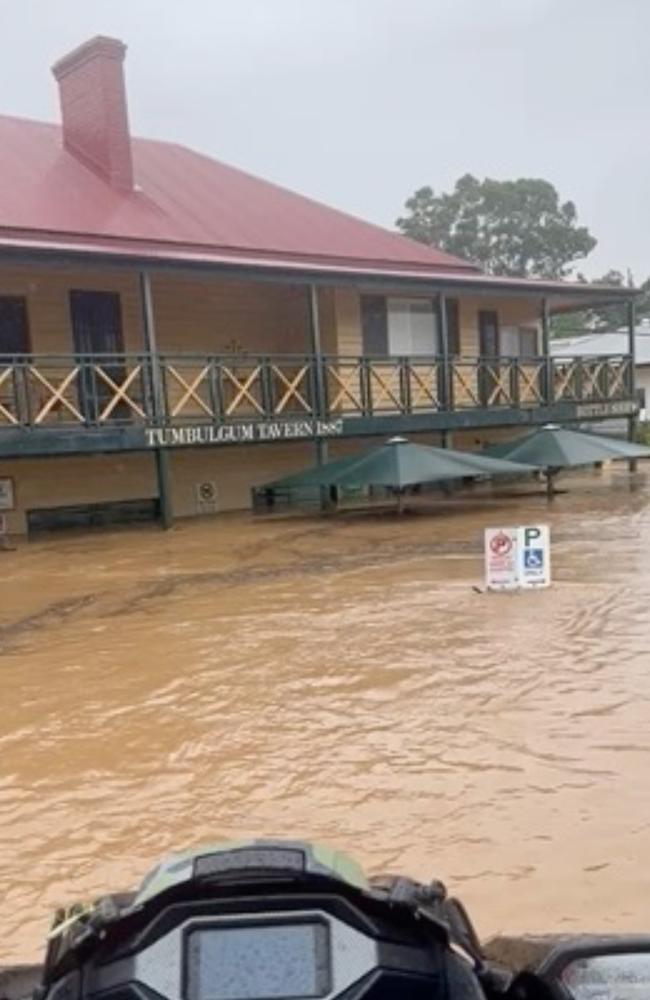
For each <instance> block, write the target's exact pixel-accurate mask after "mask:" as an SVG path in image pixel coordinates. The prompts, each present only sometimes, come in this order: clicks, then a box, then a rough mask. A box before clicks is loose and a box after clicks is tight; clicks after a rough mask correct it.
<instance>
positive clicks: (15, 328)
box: [0, 295, 30, 354]
mask: <svg viewBox="0 0 650 1000" xmlns="http://www.w3.org/2000/svg"><path fill="white" fill-rule="evenodd" d="M29 352H30V344H29V329H28V326H27V300H26V299H25V298H23V296H21V295H0V354H29Z"/></svg>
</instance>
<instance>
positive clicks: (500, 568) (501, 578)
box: [485, 528, 519, 590]
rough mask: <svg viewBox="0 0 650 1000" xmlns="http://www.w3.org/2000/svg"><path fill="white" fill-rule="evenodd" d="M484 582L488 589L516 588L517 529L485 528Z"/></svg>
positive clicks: (517, 583)
mask: <svg viewBox="0 0 650 1000" xmlns="http://www.w3.org/2000/svg"><path fill="white" fill-rule="evenodd" d="M485 582H486V585H487V588H488V590H516V589H517V587H518V586H519V582H518V569H517V529H516V528H486V531H485Z"/></svg>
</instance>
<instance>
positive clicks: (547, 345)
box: [542, 298, 553, 406]
mask: <svg viewBox="0 0 650 1000" xmlns="http://www.w3.org/2000/svg"><path fill="white" fill-rule="evenodd" d="M542 356H543V358H544V402H545V403H546V405H547V406H551V405H552V404H553V359H552V357H551V317H550V311H549V307H548V299H547V298H543V299H542Z"/></svg>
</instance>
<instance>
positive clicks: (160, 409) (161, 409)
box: [140, 271, 174, 531]
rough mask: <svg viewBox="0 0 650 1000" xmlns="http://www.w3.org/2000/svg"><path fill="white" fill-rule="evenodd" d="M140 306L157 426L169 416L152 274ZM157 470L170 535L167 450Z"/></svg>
mask: <svg viewBox="0 0 650 1000" xmlns="http://www.w3.org/2000/svg"><path fill="white" fill-rule="evenodd" d="M140 304H141V307H142V329H143V333H144V342H145V349H146V351H147V354H148V356H149V363H150V371H151V388H152V392H153V412H154V418H155V420H156V421H157V422H159V423H162V421H163V419H164V414H165V405H164V403H165V400H164V390H163V384H162V379H161V376H160V358H159V357H158V344H157V340H156V322H155V316H154V308H153V294H152V291H151V276H150V274H149V272H148V271H141V272H140ZM154 462H155V466H156V482H157V485H158V500H159V503H160V523H161V525H162V527H163V529H164V530H165V531H168V530H169V528H171V527H172V525H173V523H174V510H173V505H172V491H171V471H170V467H169V452H168V451H167V449H166V448H156V449H155V452H154Z"/></svg>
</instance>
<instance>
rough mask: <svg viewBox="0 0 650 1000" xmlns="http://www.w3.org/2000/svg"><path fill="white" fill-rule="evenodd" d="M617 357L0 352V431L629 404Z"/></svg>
mask: <svg viewBox="0 0 650 1000" xmlns="http://www.w3.org/2000/svg"><path fill="white" fill-rule="evenodd" d="M632 398H633V392H632V362H631V359H630V357H629V356H628V355H621V354H617V355H606V356H601V357H594V358H585V357H580V358H576V357H567V358H561V357H552V358H510V357H502V358H466V357H455V358H450V359H446V360H445V359H443V358H440V357H438V356H431V357H424V356H417V357H415V356H411V357H357V356H329V355H327V356H323V357H316V356H314V355H287V354H284V355H264V356H248V355H233V356H223V355H220V356H212V355H198V354H174V355H171V354H169V355H168V354H163V355H159V356H154V355H145V354H124V355H83V356H78V357H71V356H70V355H65V356H64V355H42V356H39V355H0V430H1V429H2V428H7V427H34V428H36V427H48V426H52V425H57V426H61V425H75V426H79V425H81V426H86V427H101V426H106V425H109V424H110V425H114V424H119V423H124V424H132V423H134V422H135V423H141V424H144V425H147V426H154V425H155V426H174V425H182V424H183V423H187V422H196V421H197V420H200V421H204V422H206V423H210V422H214V423H217V422H218V423H224V422H225V423H227V422H237V421H241V420H267V419H268V420H271V419H275V418H278V417H284V418H289V417H291V418H293V417H307V418H314V419H316V418H317V419H324V420H327V419H333V418H336V417H341V416H344V417H355V416H363V417H374V416H377V417H379V416H383V415H387V414H393V415H400V414H402V415H408V414H417V413H427V412H438V411H444V410H448V411H455V410H478V409H481V410H485V409H494V408H502V409H524V408H529V407H544V406H550V405H553V404H554V403H559V402H574V403H605V402H612V401H616V400H630V399H632Z"/></svg>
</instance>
